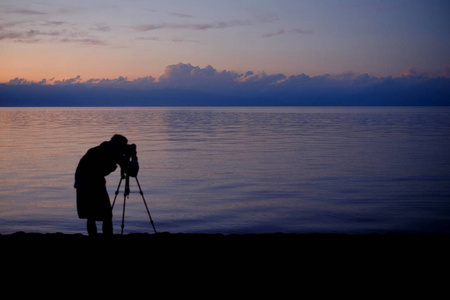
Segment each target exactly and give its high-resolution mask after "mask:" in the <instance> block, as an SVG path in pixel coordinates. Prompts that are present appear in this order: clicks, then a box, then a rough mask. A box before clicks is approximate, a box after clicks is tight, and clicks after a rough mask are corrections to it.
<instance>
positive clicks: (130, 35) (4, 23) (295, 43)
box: [0, 0, 450, 83]
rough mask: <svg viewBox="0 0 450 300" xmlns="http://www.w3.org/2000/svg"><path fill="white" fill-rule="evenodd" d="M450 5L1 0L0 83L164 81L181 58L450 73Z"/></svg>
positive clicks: (396, 0) (257, 67)
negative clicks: (24, 81)
mask: <svg viewBox="0 0 450 300" xmlns="http://www.w3.org/2000/svg"><path fill="white" fill-rule="evenodd" d="M449 15H450V1H447V0H340V1H337V0H335V1H331V0H276V1H275V0H163V1H149V0H127V1H118V0H89V1H87V0H78V1H65V0H42V1H29V0H1V1H0V64H1V68H0V82H3V83H5V82H9V81H10V80H12V79H14V78H18V79H23V80H27V81H33V82H42V80H43V79H45V82H46V83H52V82H55V81H63V80H69V79H73V78H77V77H78V76H79V77H78V78H79V79H78V81H83V82H85V81H88V80H93V79H96V80H98V81H100V80H105V79H115V78H120V77H123V78H126V79H127V80H136V79H139V78H150V77H151V78H153V79H154V80H155V81H159V79H160V77H164V76H165V74H166V73H167V68H168V67H170V66H174V65H177V64H179V63H182V64H183V65H191V66H194V67H199V68H200V69H205V68H206V67H208V66H212V67H213V68H214V70H217V71H219V72H220V71H224V70H226V71H229V72H237V73H242V74H245V73H247V72H253V73H254V74H283V75H284V76H292V75H299V74H306V75H308V76H320V75H324V74H333V75H337V74H348V73H352V74H368V75H369V76H375V77H386V76H393V77H398V76H402V75H411V74H428V75H430V76H447V77H450V71H449V68H450V54H449V53H450V18H449V17H448V16H449ZM166 75H167V74H166Z"/></svg>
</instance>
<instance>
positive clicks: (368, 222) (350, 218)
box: [0, 107, 450, 234]
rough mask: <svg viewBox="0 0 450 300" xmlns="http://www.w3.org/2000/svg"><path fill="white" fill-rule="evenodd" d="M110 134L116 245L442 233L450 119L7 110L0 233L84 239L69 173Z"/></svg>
mask: <svg viewBox="0 0 450 300" xmlns="http://www.w3.org/2000/svg"><path fill="white" fill-rule="evenodd" d="M116 133H117V134H122V135H125V136H126V137H127V138H128V140H129V143H134V144H136V145H137V151H138V158H139V164H140V171H139V174H138V176H137V180H136V179H134V178H131V179H130V190H131V193H130V195H129V196H125V195H124V182H122V183H121V186H119V182H120V171H119V169H118V170H117V171H116V172H114V173H112V174H111V175H109V176H107V177H106V180H107V189H108V192H109V195H110V199H111V202H113V200H114V198H115V199H116V202H115V205H114V209H113V215H114V217H113V221H114V232H115V233H117V234H119V233H120V232H121V225H122V224H123V225H124V228H123V231H124V233H125V234H127V233H154V230H153V228H152V226H151V223H150V217H151V219H152V220H153V221H154V225H155V229H156V230H157V231H158V232H170V233H221V234H244V233H274V232H282V233H345V234H370V233H380V234H384V233H390V232H393V233H450V108H448V107H126V108H109V107H107V108H67V107H63V108H56V107H54V108H44V107H40V108H34V107H33V108H5V107H2V108H0V137H1V141H0V234H10V233H15V232H20V231H23V232H35V233H56V232H61V233H67V234H75V233H81V234H86V224H85V220H82V219H79V218H78V216H77V210H76V197H75V192H76V190H75V189H74V187H73V184H74V173H75V169H76V167H77V164H78V162H79V160H80V158H81V157H82V156H83V155H84V154H85V153H86V151H87V150H88V149H90V148H92V147H95V146H97V145H99V144H100V143H102V142H103V141H107V140H109V139H110V138H111V137H112V136H113V135H114V134H116ZM138 182H139V184H140V188H139V186H138V184H137V183H138ZM140 191H142V194H141V193H140ZM116 192H117V195H116ZM124 203H125V204H126V206H125V210H124V209H123V207H124ZM145 204H147V206H148V209H149V212H150V216H149V214H148V213H147V210H146V207H145ZM122 216H123V217H122ZM98 226H99V228H101V225H100V223H99V225H98Z"/></svg>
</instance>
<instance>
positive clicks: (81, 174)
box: [75, 134, 139, 236]
mask: <svg viewBox="0 0 450 300" xmlns="http://www.w3.org/2000/svg"><path fill="white" fill-rule="evenodd" d="M136 154H137V153H136V145H134V144H132V145H128V140H127V139H126V138H125V137H124V136H122V135H118V134H116V135H114V136H113V137H112V138H111V140H110V141H109V142H103V143H101V144H100V145H99V146H97V147H94V148H92V149H89V150H88V152H87V153H86V154H85V155H84V156H83V157H82V158H81V160H80V162H79V164H78V167H77V170H76V172H75V188H76V189H77V211H78V217H79V218H80V219H87V231H88V234H89V236H95V235H96V234H97V225H96V223H95V222H96V221H103V234H104V235H112V233H113V225H112V208H111V202H110V200H109V195H108V192H107V190H106V180H105V176H107V175H109V174H110V173H112V172H114V171H115V170H116V169H117V165H119V166H120V168H121V171H122V172H123V173H125V174H126V175H128V176H131V177H136V176H137V174H138V171H139V163H138V159H137V156H136Z"/></svg>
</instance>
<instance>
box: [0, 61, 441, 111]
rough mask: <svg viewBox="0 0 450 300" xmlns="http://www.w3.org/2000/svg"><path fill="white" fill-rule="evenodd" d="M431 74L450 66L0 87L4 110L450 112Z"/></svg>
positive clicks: (179, 71)
mask: <svg viewBox="0 0 450 300" xmlns="http://www.w3.org/2000/svg"><path fill="white" fill-rule="evenodd" d="M432 73H434V74H441V75H442V74H444V75H445V74H446V75H450V74H449V73H450V68H449V67H445V68H443V69H442V70H439V71H436V72H429V73H426V74H424V73H420V72H418V71H414V72H413V69H411V70H409V73H408V74H406V75H404V76H400V77H391V76H387V77H376V76H371V75H369V74H357V73H353V72H347V73H342V74H324V75H320V76H309V75H307V74H298V75H293V76H286V75H284V74H267V73H264V72H262V73H255V72H252V71H247V72H244V73H240V72H235V71H227V70H222V71H220V70H217V69H215V68H214V67H212V66H210V65H208V66H206V67H199V66H193V65H192V64H186V63H178V64H174V65H169V66H167V67H166V69H165V71H164V73H163V74H162V75H161V76H160V77H159V80H156V79H155V78H154V77H152V76H148V77H142V78H137V79H135V80H129V79H128V78H127V77H123V76H119V77H117V78H114V79H106V78H103V79H100V78H91V79H88V80H83V79H82V78H81V76H76V77H73V78H69V79H63V80H55V79H54V78H52V79H48V80H47V79H42V80H41V81H39V82H33V81H29V80H26V79H24V78H14V79H12V80H11V81H9V82H8V83H6V84H0V105H3V106H16V105H24V106H27V105H30V103H32V104H33V105H36V103H38V104H39V105H51V106H53V105H63V106H64V105H88V106H90V105H99V106H102V105H103V106H104V105H129V106H135V105H138V106H139V105H144V106H145V105H158V106H164V105H169V106H170V105H187V106H189V105H225V106H226V105H263V106H264V105H283V106H285V105H294V106H297V105H313V106H316V105H329V106H335V105H337V106H339V105H446V106H450V77H445V76H438V77H430V75H431V74H432ZM36 99H37V100H36ZM32 100H33V101H34V102H30V101H32ZM38 100H39V101H38ZM36 101H37V102H36Z"/></svg>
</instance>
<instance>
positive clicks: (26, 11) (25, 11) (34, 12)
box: [6, 9, 46, 15]
mask: <svg viewBox="0 0 450 300" xmlns="http://www.w3.org/2000/svg"><path fill="white" fill-rule="evenodd" d="M6 13H9V14H20V15H46V13H43V12H40V11H37V10H31V9H8V10H6Z"/></svg>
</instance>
